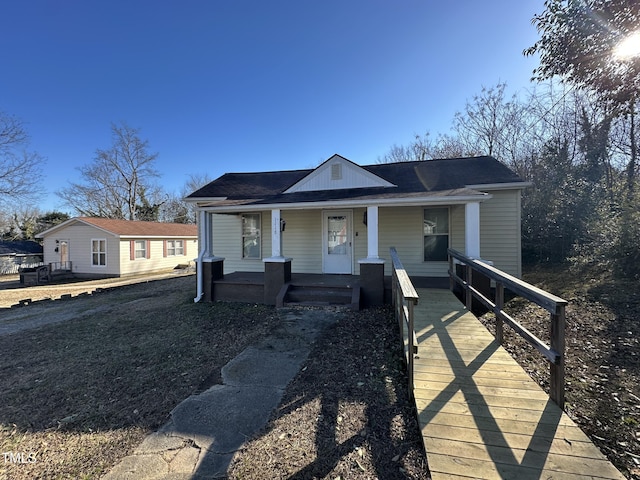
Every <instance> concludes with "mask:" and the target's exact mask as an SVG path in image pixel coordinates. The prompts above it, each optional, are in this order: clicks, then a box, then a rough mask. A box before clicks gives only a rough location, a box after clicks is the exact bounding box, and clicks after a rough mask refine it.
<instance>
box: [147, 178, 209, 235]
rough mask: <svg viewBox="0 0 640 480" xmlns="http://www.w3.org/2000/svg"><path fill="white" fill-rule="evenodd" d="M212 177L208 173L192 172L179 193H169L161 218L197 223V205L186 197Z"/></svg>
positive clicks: (161, 209)
mask: <svg viewBox="0 0 640 480" xmlns="http://www.w3.org/2000/svg"><path fill="white" fill-rule="evenodd" d="M211 180H212V178H211V177H209V175H208V174H206V173H200V174H193V173H192V174H190V175H189V178H188V179H187V181H186V182H185V184H184V185H183V186H182V189H181V190H180V193H179V194H169V195H168V196H167V198H166V200H165V201H164V202H163V204H162V206H161V207H160V220H161V221H163V222H175V223H196V207H195V205H194V204H192V203H187V202H185V201H184V198H185V197H187V196H188V195H190V194H192V193H193V192H195V191H196V190H198V189H199V188H201V187H204V186H205V185H206V184H207V183H209V182H211Z"/></svg>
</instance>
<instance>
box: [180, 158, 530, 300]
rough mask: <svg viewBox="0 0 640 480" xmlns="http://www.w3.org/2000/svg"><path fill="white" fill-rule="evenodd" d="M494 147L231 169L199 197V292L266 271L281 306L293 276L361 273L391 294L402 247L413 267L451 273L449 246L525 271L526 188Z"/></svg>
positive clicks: (426, 273) (204, 294)
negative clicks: (484, 152) (430, 156)
mask: <svg viewBox="0 0 640 480" xmlns="http://www.w3.org/2000/svg"><path fill="white" fill-rule="evenodd" d="M527 186H529V184H528V183H527V182H524V181H523V180H522V179H521V178H520V177H519V176H518V175H516V174H515V173H514V172H513V171H511V170H510V169H509V168H508V167H507V166H505V165H504V164H503V163H501V162H499V161H498V160H496V159H495V158H493V157H490V156H481V157H469V158H450V159H441V160H427V161H414V162H399V163H380V164H375V165H362V166H361V165H357V164H356V163H354V162H352V161H350V160H348V159H346V158H344V157H342V156H340V155H337V154H336V155H333V156H332V157H330V158H329V159H328V160H326V161H325V162H323V163H322V164H321V165H319V166H318V167H316V168H314V169H306V170H291V171H273V172H257V173H226V174H224V175H222V176H221V177H219V178H218V179H216V180H214V181H213V182H211V183H209V184H208V185H206V186H204V187H202V188H200V189H199V190H197V191H195V192H193V193H192V194H191V195H189V196H188V197H187V198H186V200H187V201H189V202H193V203H194V204H195V205H196V208H197V211H198V215H199V216H198V223H199V231H198V236H199V242H200V252H199V255H198V259H197V262H198V292H197V297H196V301H198V300H200V299H202V298H205V299H206V300H209V299H211V300H215V299H216V295H215V292H213V293H212V289H213V284H214V283H215V281H216V280H219V279H221V278H223V277H224V275H227V274H230V273H232V272H264V292H265V294H264V301H265V303H267V304H274V302H275V298H274V296H275V295H277V292H278V291H279V289H280V287H281V286H282V284H283V283H287V282H288V281H289V280H290V278H291V274H292V273H293V274H295V273H305V274H324V275H327V274H342V275H351V276H358V277H359V282H360V284H361V288H362V289H363V295H364V297H365V298H366V299H367V300H366V303H367V304H378V303H380V301H381V300H382V298H383V297H381V295H382V294H381V293H380V292H381V288H383V287H382V285H383V282H384V277H388V276H389V275H391V264H390V261H389V248H390V247H395V248H396V249H397V251H398V254H399V256H400V259H401V261H402V262H403V264H404V267H405V269H406V270H407V272H408V273H409V275H410V276H412V277H429V278H440V279H444V278H446V277H447V276H448V256H447V249H448V248H454V249H456V250H458V251H460V252H462V253H465V254H466V255H468V256H470V257H474V258H481V259H483V260H488V261H491V262H493V264H494V266H495V267H497V268H499V269H501V270H504V271H505V272H507V273H509V274H511V275H514V276H520V275H521V249H520V243H521V242H520V239H521V237H520V235H521V234H520V212H521V191H522V189H523V188H525V187H527Z"/></svg>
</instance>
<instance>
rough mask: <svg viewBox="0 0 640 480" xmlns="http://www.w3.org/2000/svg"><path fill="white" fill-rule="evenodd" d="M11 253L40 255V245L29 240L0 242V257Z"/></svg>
mask: <svg viewBox="0 0 640 480" xmlns="http://www.w3.org/2000/svg"><path fill="white" fill-rule="evenodd" d="M13 253H15V254H20V255H24V254H29V253H42V245H40V244H39V243H38V242H33V241H31V240H20V241H15V242H2V241H0V255H9V254H13Z"/></svg>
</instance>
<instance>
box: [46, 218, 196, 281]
mask: <svg viewBox="0 0 640 480" xmlns="http://www.w3.org/2000/svg"><path fill="white" fill-rule="evenodd" d="M36 236H37V237H38V238H42V239H43V254H44V262H45V264H53V266H54V269H60V268H63V269H69V266H70V269H71V271H72V272H73V273H74V274H77V275H80V276H87V277H120V276H125V275H133V274H140V273H149V272H158V271H162V270H170V269H172V268H174V267H176V266H177V265H183V264H188V263H189V262H190V261H191V260H192V259H194V258H195V257H196V256H197V254H198V235H197V227H196V226H195V225H187V224H181V223H157V222H137V221H129V220H115V219H109V218H93V217H76V218H71V219H69V220H67V221H65V222H63V223H61V224H59V225H56V226H55V227H53V228H50V229H49V230H46V231H44V232H42V233H40V234H38V235H36Z"/></svg>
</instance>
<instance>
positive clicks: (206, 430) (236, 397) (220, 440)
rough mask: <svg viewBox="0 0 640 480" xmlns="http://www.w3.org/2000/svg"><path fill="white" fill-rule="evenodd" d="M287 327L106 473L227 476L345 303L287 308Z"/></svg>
mask: <svg viewBox="0 0 640 480" xmlns="http://www.w3.org/2000/svg"><path fill="white" fill-rule="evenodd" d="M279 315H280V319H281V327H280V328H279V329H278V330H276V331H274V332H273V334H272V335H271V336H269V337H267V338H265V339H264V340H263V341H261V342H260V343H259V344H256V345H254V346H251V347H248V348H246V349H245V350H244V351H243V352H242V353H240V354H239V355H238V356H237V357H235V358H234V359H232V360H231V361H230V362H229V363H227V364H226V365H225V366H224V367H223V368H222V380H223V383H222V385H214V386H213V387H211V388H210V389H208V390H207V391H205V392H203V393H200V394H198V395H192V396H191V397H189V398H187V399H186V400H184V401H183V402H182V403H180V404H179V405H178V406H177V407H176V408H174V409H173V410H172V412H171V419H170V420H169V422H167V423H166V424H165V425H164V426H163V427H162V428H161V429H160V430H159V431H157V432H155V433H153V434H151V435H149V436H148V437H147V438H146V439H145V440H144V441H143V442H142V443H141V444H140V445H139V446H138V448H136V450H135V451H134V452H133V454H132V455H130V456H128V457H125V458H124V459H123V460H122V461H121V462H120V463H118V464H117V465H116V466H115V467H114V468H113V469H112V470H111V471H110V472H109V473H108V474H107V475H106V476H104V477H103V479H104V480H134V479H135V480H143V479H144V480H155V479H166V480H169V479H170V480H187V479H190V480H192V479H193V480H195V479H197V480H200V479H214V478H224V477H225V476H226V472H227V469H228V467H229V464H230V463H231V460H232V459H233V456H234V454H235V452H236V451H238V449H239V448H240V447H241V446H242V445H243V443H244V442H245V441H246V440H248V439H250V438H251V436H252V435H254V434H255V433H256V432H258V431H259V430H260V429H261V428H262V427H263V426H264V425H265V424H266V422H267V421H268V419H269V416H270V415H271V412H272V411H273V409H275V408H276V407H277V406H278V404H279V403H280V399H281V398H282V395H283V393H284V389H285V388H286V386H287V384H288V383H289V382H290V381H291V380H292V379H293V377H294V376H295V375H296V374H297V373H298V371H299V369H300V367H301V365H302V363H303V362H304V361H305V360H306V358H307V356H308V355H309V352H310V349H311V345H312V343H313V342H314V340H315V339H316V338H317V337H318V336H319V335H320V334H321V333H322V331H323V330H324V329H325V328H326V327H328V326H329V325H332V324H333V323H334V322H336V321H337V320H338V319H339V318H340V317H341V315H342V313H341V311H340V310H329V309H282V310H280V311H279Z"/></svg>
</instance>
